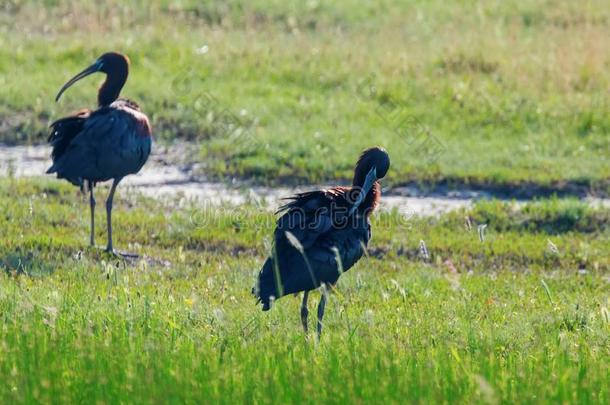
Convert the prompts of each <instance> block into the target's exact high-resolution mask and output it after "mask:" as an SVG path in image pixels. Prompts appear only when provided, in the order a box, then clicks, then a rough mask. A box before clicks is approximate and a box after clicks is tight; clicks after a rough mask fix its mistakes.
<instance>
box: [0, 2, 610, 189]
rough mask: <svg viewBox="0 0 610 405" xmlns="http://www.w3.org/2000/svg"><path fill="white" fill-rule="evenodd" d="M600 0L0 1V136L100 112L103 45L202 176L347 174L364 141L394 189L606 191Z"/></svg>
mask: <svg viewBox="0 0 610 405" xmlns="http://www.w3.org/2000/svg"><path fill="white" fill-rule="evenodd" d="M609 48H610V8H608V7H607V3H606V2H605V1H602V0H599V1H597V0H593V1H586V2H573V1H540V0H529V1H488V2H477V1H459V2H450V3H447V2H444V1H409V2H402V1H395V0H382V1H355V0H353V1H352V0H345V1H341V2H325V1H313V0H310V1H279V0H278V1H274V0H272V1H269V0H266V1H260V0H256V1H239V0H233V1H206V2H201V1H195V0H193V1H189V0H183V1H180V0H172V1H170V0H153V1H131V2H128V3H125V2H123V1H115V0H111V1H106V2H103V4H102V5H100V4H97V3H84V2H72V1H63V0H46V1H43V0H8V1H7V0H4V1H3V2H2V5H0V87H1V88H2V91H1V92H0V143H4V144H36V143H43V142H45V140H46V136H47V127H48V125H49V123H50V122H52V120H54V119H56V118H58V117H60V116H63V115H65V114H67V113H68V112H71V111H73V110H77V109H80V108H83V107H86V106H87V107H94V106H95V101H96V98H95V91H96V90H97V87H98V85H99V83H100V82H101V81H102V77H96V78H95V79H94V78H90V79H88V80H87V81H86V82H83V83H80V84H79V85H78V86H75V87H74V88H73V89H71V90H70V92H69V94H67V97H65V98H64V99H62V100H61V102H60V103H57V104H56V103H55V102H54V96H55V94H56V92H57V91H58V89H59V88H60V86H61V85H62V84H63V83H64V82H65V80H67V79H68V78H70V77H71V76H72V75H73V74H75V73H76V72H78V71H80V70H81V69H82V68H84V67H85V66H86V65H88V64H89V63H91V62H92V61H93V60H94V59H95V58H96V57H97V56H99V55H100V54H102V53H103V52H105V51H108V50H117V51H121V52H124V53H126V54H127V55H128V56H129V57H130V58H131V62H132V66H131V72H130V78H129V80H128V82H127V85H126V86H125V88H124V89H123V92H122V96H123V97H127V98H130V99H133V100H135V101H137V102H138V103H139V104H140V105H141V107H142V109H143V110H144V112H146V113H147V114H148V115H149V117H150V119H151V121H152V123H153V129H154V133H155V139H156V141H157V144H158V145H159V144H165V143H172V142H176V141H186V142H192V143H193V144H192V145H189V146H188V148H186V149H187V150H188V151H189V153H188V154H183V153H181V157H182V158H183V159H184V158H185V156H186V157H187V158H188V160H191V161H193V162H198V163H199V165H198V166H197V167H198V168H199V170H200V171H201V173H202V174H205V175H206V177H208V178H211V179H224V178H232V177H238V178H243V179H253V180H255V181H256V182H259V183H266V184H267V183H268V184H270V183H282V184H304V183H307V184H308V183H313V182H324V181H329V180H331V179H347V178H349V177H350V174H351V170H352V167H353V163H354V160H355V157H356V156H357V154H358V153H359V152H360V151H361V150H362V149H363V148H365V147H367V146H370V145H372V144H379V145H383V146H385V147H386V148H388V150H389V151H390V153H391V156H392V164H393V167H392V169H393V170H392V171H391V172H390V173H389V179H388V182H389V184H391V185H399V184H405V183H409V182H413V181H415V182H419V183H425V184H439V183H446V184H454V185H457V186H460V185H470V186H473V185H474V186H482V187H495V188H499V189H507V190H510V189H511V188H514V187H528V186H531V184H535V185H542V186H548V187H550V188H551V189H554V188H556V189H559V190H561V189H563V188H565V186H566V184H567V185H570V184H572V185H578V187H584V188H586V189H589V190H593V191H597V192H600V191H601V192H602V193H606V194H607V192H608V190H609V178H610V161H609V160H608V151H609V150H610V136H609V132H610V116H609V115H608V99H609V94H610V93H609V91H608V90H609V83H610V82H609V78H610V69H609V67H610V53H609V52H608V49H609Z"/></svg>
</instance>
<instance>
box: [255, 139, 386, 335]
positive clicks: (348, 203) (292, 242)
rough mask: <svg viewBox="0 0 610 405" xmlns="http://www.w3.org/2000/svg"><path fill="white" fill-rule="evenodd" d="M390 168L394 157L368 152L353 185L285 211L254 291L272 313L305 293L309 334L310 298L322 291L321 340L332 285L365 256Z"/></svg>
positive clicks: (313, 194)
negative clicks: (275, 305)
mask: <svg viewBox="0 0 610 405" xmlns="http://www.w3.org/2000/svg"><path fill="white" fill-rule="evenodd" d="M389 168H390V157H389V156H388V153H387V152H386V151H385V150H384V149H382V148H379V147H374V148H370V149H367V150H365V151H364V152H363V153H362V155H361V156H360V158H359V159H358V163H357V164H356V168H355V170H354V178H353V182H352V186H351V187H333V188H330V189H327V190H318V191H310V192H306V193H300V194H297V195H295V196H293V197H289V198H288V200H290V201H289V202H288V203H287V204H285V205H283V206H282V207H280V209H279V210H278V212H277V213H278V214H281V216H280V217H279V218H278V220H277V224H276V229H275V232H274V246H273V251H272V254H271V255H270V257H269V258H268V259H267V260H266V262H265V264H264V265H263V268H262V269H261V271H260V272H259V275H258V280H257V286H256V287H255V288H254V289H253V293H254V294H255V296H256V297H257V298H258V302H262V304H263V311H267V310H269V308H270V306H271V303H272V302H273V300H274V299H279V298H280V297H282V296H284V295H288V294H293V293H298V292H300V291H303V292H304V295H303V301H302V304H301V322H302V324H303V329H304V330H305V332H306V333H307V316H308V310H307V298H308V295H309V292H310V291H311V290H314V289H317V288H318V287H322V297H321V299H320V303H319V305H318V322H317V332H318V337H319V336H320V334H321V333H322V318H323V316H324V308H325V305H326V300H327V291H326V287H327V286H328V287H332V286H334V285H335V283H336V282H337V280H338V279H339V276H340V275H341V274H342V273H343V272H345V271H347V270H349V269H350V268H351V267H352V266H353V265H354V264H356V262H357V261H358V260H359V259H360V258H361V257H362V255H363V253H364V249H365V248H366V246H367V244H368V242H369V240H370V238H371V224H370V221H369V217H370V215H371V213H372V212H373V210H374V209H375V207H376V206H377V205H378V204H379V200H380V197H381V189H380V185H379V179H382V178H383V177H384V176H385V175H386V173H387V172H388V169H389Z"/></svg>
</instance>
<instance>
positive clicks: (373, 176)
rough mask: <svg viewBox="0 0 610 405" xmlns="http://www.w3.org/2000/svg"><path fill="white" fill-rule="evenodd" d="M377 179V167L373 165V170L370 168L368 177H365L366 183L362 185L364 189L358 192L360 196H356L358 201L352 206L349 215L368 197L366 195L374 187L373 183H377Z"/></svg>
mask: <svg viewBox="0 0 610 405" xmlns="http://www.w3.org/2000/svg"><path fill="white" fill-rule="evenodd" d="M376 181H377V168H376V167H375V166H373V168H372V169H371V170H369V172H368V173H367V174H366V177H365V179H364V184H363V185H362V189H361V190H360V192H359V193H358V197H356V201H354V205H352V208H351V209H350V210H349V215H352V214H353V213H354V211H356V210H357V209H358V207H359V206H360V204H362V201H364V197H366V195H367V194H368V193H369V191H371V188H373V184H375V182H376Z"/></svg>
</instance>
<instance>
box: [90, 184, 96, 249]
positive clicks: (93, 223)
mask: <svg viewBox="0 0 610 405" xmlns="http://www.w3.org/2000/svg"><path fill="white" fill-rule="evenodd" d="M89 206H90V207H91V235H90V236H89V244H90V245H91V246H95V236H94V235H95V196H94V195H93V182H92V181H90V182H89Z"/></svg>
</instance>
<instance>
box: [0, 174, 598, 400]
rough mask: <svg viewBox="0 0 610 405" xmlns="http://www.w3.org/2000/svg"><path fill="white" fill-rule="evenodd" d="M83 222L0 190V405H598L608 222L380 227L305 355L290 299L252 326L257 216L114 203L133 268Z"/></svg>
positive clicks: (70, 191)
mask: <svg viewBox="0 0 610 405" xmlns="http://www.w3.org/2000/svg"><path fill="white" fill-rule="evenodd" d="M87 210H88V207H87V204H86V201H85V199H84V197H81V198H79V196H78V193H77V192H76V191H75V189H74V188H72V187H70V186H67V185H63V184H61V183H59V182H55V181H51V182H49V181H34V180H28V181H25V180H3V181H1V182H0V212H2V213H3V214H2V215H0V229H2V230H3V237H2V239H1V241H0V269H3V270H4V271H2V272H1V273H2V274H1V275H0V317H1V318H2V323H1V326H0V378H1V379H2V381H4V384H2V385H0V401H1V402H3V403H15V402H17V403H32V402H98V401H103V402H105V403H116V402H128V403H159V402H163V403H165V402H198V403H199V402H223V403H235V402H257V403H286V402H299V403H301V402H306V403H314V402H315V403H346V402H357V401H373V402H387V401H395V402H405V401H415V402H438V401H441V402H442V401H448V400H449V399H451V400H452V401H460V402H481V403H488V402H504V403H514V402H543V401H549V402H595V403H604V402H607V401H608V398H609V397H610V392H609V391H608V384H607V376H608V373H609V371H610V370H609V366H608V364H610V362H609V360H610V345H609V340H608V339H609V338H608V336H610V315H609V312H608V311H609V308H610V294H609V293H608V291H609V289H608V286H609V280H608V270H609V269H610V263H609V262H608V256H607V253H606V252H607V249H606V247H607V246H608V243H609V242H610V234H609V233H608V232H609V231H608V226H607V224H608V211H607V210H605V211H604V210H599V209H592V208H587V207H586V206H584V205H583V204H582V203H579V202H577V201H559V200H557V201H551V202H539V203H534V204H531V205H528V206H526V207H524V208H523V209H521V210H518V211H517V210H515V209H514V207H511V206H508V205H504V204H501V203H485V204H479V205H477V206H476V207H475V208H474V210H472V211H470V212H460V213H456V214H451V215H446V216H443V217H441V218H439V219H421V220H420V219H411V220H404V219H402V220H401V219H400V218H399V217H398V216H397V214H395V213H384V214H379V215H377V216H376V218H375V222H374V226H375V228H374V236H373V240H372V242H371V245H370V251H369V258H367V259H363V260H362V261H361V262H360V263H359V264H358V265H357V266H356V267H355V268H354V269H352V270H350V271H349V272H348V273H346V274H345V275H343V277H342V278H341V281H340V282H339V285H338V288H337V291H336V292H335V293H333V294H332V295H331V299H330V303H329V305H328V307H327V316H326V317H325V330H324V334H323V336H322V339H321V341H320V342H316V341H315V339H314V337H313V335H312V336H310V338H309V339H308V340H307V339H305V337H304V335H303V332H302V330H301V326H300V319H299V310H298V307H299V304H300V302H299V300H298V299H295V298H293V297H285V298H282V299H281V300H280V301H278V302H277V304H276V305H275V306H274V308H273V309H272V310H271V311H270V312H267V313H263V312H261V311H260V308H257V307H256V306H255V305H254V302H255V300H254V298H253V297H252V296H251V295H250V288H251V287H252V285H253V284H254V280H255V275H256V272H257V271H258V269H259V268H260V266H261V264H262V262H263V260H264V256H265V254H266V253H267V247H266V246H265V238H267V239H268V238H269V236H270V235H271V232H272V228H271V227H272V225H273V217H272V215H271V214H270V213H268V212H266V211H259V210H256V209H255V208H254V207H248V206H246V207H244V208H241V209H239V210H235V209H226V210H225V209H221V208H219V209H215V210H212V211H211V212H210V213H205V212H202V211H201V210H199V209H197V208H195V207H192V208H189V207H183V208H181V209H179V210H178V209H175V208H174V207H173V206H172V205H160V204H158V203H156V202H154V201H152V200H149V199H144V198H140V197H138V196H135V195H130V196H126V195H125V193H119V195H118V198H117V204H116V216H115V220H116V222H115V231H116V237H117V240H116V245H117V246H118V247H119V248H121V249H126V250H132V251H137V252H138V253H140V254H141V255H142V260H139V261H134V262H125V261H122V260H118V259H116V258H113V257H110V256H108V255H106V254H104V253H103V252H101V251H100V250H97V249H90V248H86V247H85V246H86V242H87V231H88V228H87V226H88V225H87V218H88V215H87ZM101 215H102V213H100V219H102V216H101ZM466 217H469V221H470V228H469V226H468V225H467V221H466V219H465V218H466ZM99 223H102V221H99ZM484 223H485V224H487V229H486V236H485V238H484V241H483V242H481V241H480V240H479V236H478V234H477V231H476V228H477V225H479V224H484ZM589 223H595V224H597V225H598V226H596V227H593V228H590V227H589V226H588V225H587V224H589ZM566 227H569V229H566ZM103 231H104V230H103V229H99V234H98V238H99V240H100V242H101V241H102V240H103V239H102V238H103ZM420 240H425V243H426V245H427V247H428V250H429V254H430V257H429V259H428V260H424V258H422V257H421V256H419V255H418V250H419V241H420ZM549 240H551V241H552V242H553V245H555V247H556V250H553V249H550V247H549V245H548V241H549ZM316 300H317V294H313V296H312V300H311V301H314V302H315V301H316ZM313 305H314V303H311V304H310V309H314V307H313ZM311 312H312V317H313V314H315V311H313V310H312V311H311ZM310 321H311V322H312V325H313V319H311V318H310Z"/></svg>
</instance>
